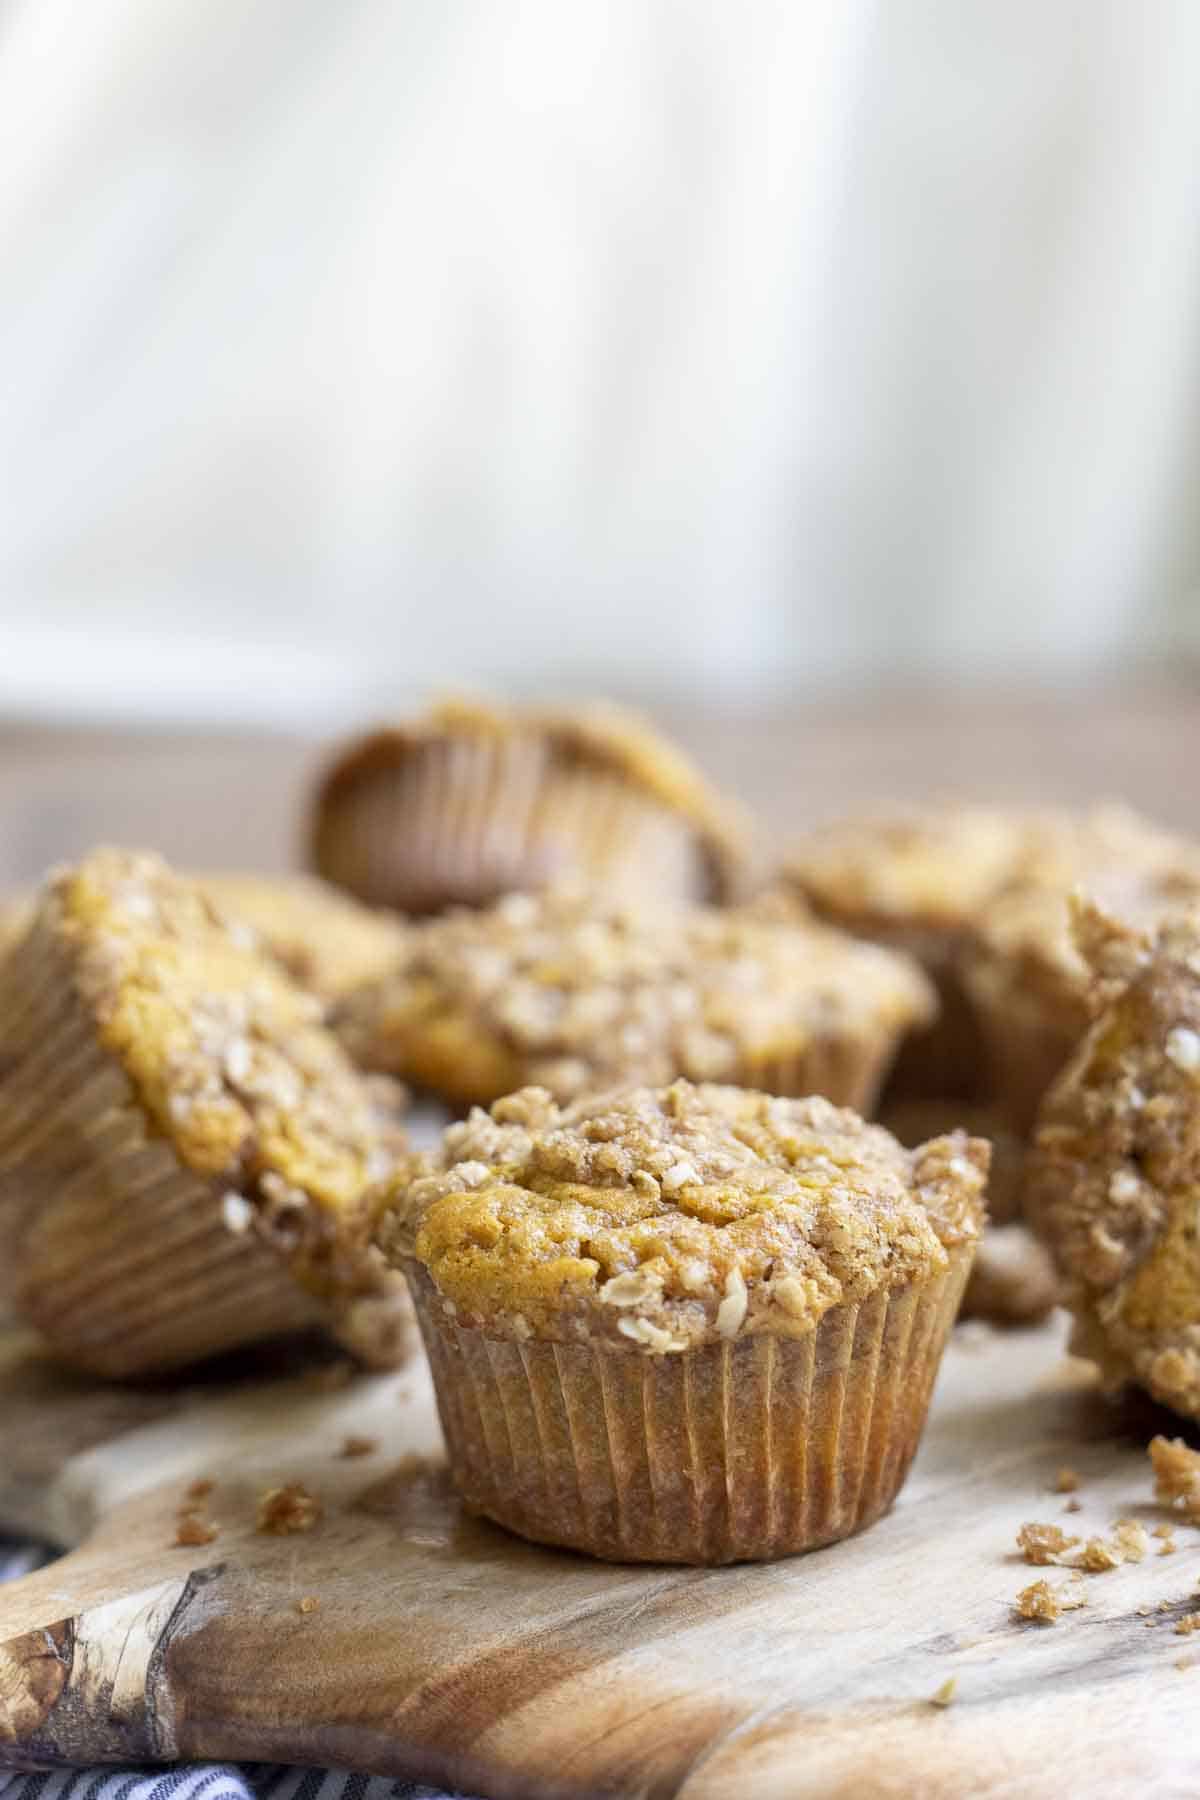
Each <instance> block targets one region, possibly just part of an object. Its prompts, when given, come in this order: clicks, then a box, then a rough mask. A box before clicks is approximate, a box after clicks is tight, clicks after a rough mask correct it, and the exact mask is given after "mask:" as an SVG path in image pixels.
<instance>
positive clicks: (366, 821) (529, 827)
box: [311, 730, 735, 914]
mask: <svg viewBox="0 0 1200 1800" xmlns="http://www.w3.org/2000/svg"><path fill="white" fill-rule="evenodd" d="M311 854H312V860H313V864H314V866H315V867H316V869H317V870H318V872H319V873H320V874H322V875H324V876H325V877H326V879H327V880H329V881H333V882H336V883H337V884H338V885H340V886H341V887H344V888H346V889H348V890H349V891H350V892H351V893H352V894H355V895H357V896H358V898H359V899H360V900H364V901H366V902H367V903H368V904H370V905H374V906H389V907H394V908H396V909H398V910H399V911H401V912H406V913H412V914H424V913H432V912H440V911H443V910H444V909H445V908H447V907H449V906H452V905H465V906H483V905H486V904H487V903H488V902H490V901H492V900H495V899H497V898H499V897H500V896H501V895H503V894H508V893H517V892H530V891H534V890H537V889H542V888H547V887H553V886H566V887H574V888H579V889H582V890H585V891H586V892H587V893H589V894H590V895H591V896H592V897H594V898H596V899H598V900H629V899H631V898H635V897H638V896H643V897H644V896H645V895H647V894H653V895H655V896H657V897H658V898H660V899H672V898H675V899H678V900H680V901H696V900H705V899H725V898H728V897H730V894H731V891H732V888H733V885H734V882H735V872H734V859H733V858H732V857H731V856H724V855H721V854H718V852H717V851H716V850H715V848H714V846H713V845H711V844H709V843H708V842H706V840H705V836H704V834H703V833H702V832H701V830H700V829H699V828H698V826H697V825H696V823H695V822H694V821H693V820H692V819H690V818H689V817H688V816H687V814H686V813H685V812H683V811H682V810H679V809H677V808H674V807H672V806H670V805H669V804H667V803H666V802H665V801H663V800H661V799H659V798H658V797H656V796H655V794H654V793H653V792H652V791H651V790H650V789H649V788H643V787H641V786H639V785H638V784H637V783H636V782H635V781H633V780H632V779H631V778H629V777H627V776H625V775H624V774H622V772H621V771H620V770H619V769H618V768H611V769H610V768H606V767H605V766H603V764H600V763H597V764H595V765H593V764H591V763H588V762H586V761H584V760H578V759H572V758H567V757H562V756H560V755H559V754H558V752H557V751H556V747H555V745H554V743H553V741H552V739H551V738H550V736H549V735H547V734H545V733H540V732H537V731H535V730H529V731H523V732H517V731H512V732H474V733H472V732H465V731H464V732H460V733H457V734H456V733H453V732H448V733H447V734H446V735H444V736H433V737H428V738H423V737H420V736H416V735H413V736H408V735H406V734H405V733H403V732H399V731H397V732H391V733H380V734H378V736H377V737H376V738H375V739H372V740H368V741H367V743H366V744H364V745H363V746H361V747H360V749H359V751H358V752H357V754H352V755H351V756H350V757H348V758H345V759H343V761H342V762H341V763H339V764H338V765H337V766H336V767H335V768H334V769H333V770H332V772H331V773H330V775H329V776H328V777H327V779H326V781H325V783H324V784H323V786H322V788H321V791H320V793H319V794H318V797H317V803H316V814H315V821H314V826H313V834H312V842H311Z"/></svg>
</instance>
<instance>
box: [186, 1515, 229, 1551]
mask: <svg viewBox="0 0 1200 1800" xmlns="http://www.w3.org/2000/svg"><path fill="white" fill-rule="evenodd" d="M219 1529H220V1527H219V1526H218V1525H216V1524H215V1523H214V1522H213V1520H212V1519H206V1518H204V1517H203V1516H202V1515H201V1514H200V1513H196V1512H185V1513H181V1514H180V1516H179V1519H178V1521H177V1523H176V1526H175V1542H176V1544H177V1545H184V1544H186V1545H188V1546H189V1547H191V1546H194V1545H199V1544H211V1543H212V1541H213V1539H214V1538H215V1537H216V1536H217V1533H218V1531H219Z"/></svg>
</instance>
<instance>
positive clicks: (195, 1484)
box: [187, 1476, 216, 1500]
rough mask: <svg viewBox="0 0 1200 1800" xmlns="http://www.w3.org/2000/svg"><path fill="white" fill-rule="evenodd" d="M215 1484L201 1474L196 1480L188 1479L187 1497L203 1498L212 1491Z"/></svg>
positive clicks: (193, 1498)
mask: <svg viewBox="0 0 1200 1800" xmlns="http://www.w3.org/2000/svg"><path fill="white" fill-rule="evenodd" d="M215 1486H216V1482H215V1481H210V1480H209V1479H208V1477H207V1476H202V1477H201V1478H200V1480H198V1481H190V1482H189V1483H188V1486H187V1498H188V1499H189V1500H204V1499H206V1498H207V1497H208V1495H209V1494H211V1493H212V1491H213V1488H214V1487H215Z"/></svg>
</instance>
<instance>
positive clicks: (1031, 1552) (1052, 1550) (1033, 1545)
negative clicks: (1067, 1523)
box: [1017, 1521, 1079, 1565]
mask: <svg viewBox="0 0 1200 1800" xmlns="http://www.w3.org/2000/svg"><path fill="white" fill-rule="evenodd" d="M1078 1542H1079V1539H1078V1538H1077V1537H1068V1536H1067V1535H1066V1533H1065V1532H1064V1531H1062V1530H1061V1529H1060V1528H1059V1527H1058V1526H1057V1525H1038V1524H1036V1523H1034V1522H1032V1521H1031V1522H1030V1523H1029V1524H1026V1525H1022V1527H1021V1529H1020V1531H1018V1533H1017V1548H1018V1550H1019V1551H1020V1552H1021V1554H1022V1556H1023V1557H1024V1558H1025V1561H1026V1562H1027V1563H1034V1564H1038V1565H1045V1564H1046V1563H1052V1562H1054V1561H1056V1560H1057V1558H1058V1557H1060V1556H1061V1555H1062V1553H1063V1551H1064V1550H1070V1549H1071V1547H1072V1546H1073V1545H1074V1544H1077V1543H1078Z"/></svg>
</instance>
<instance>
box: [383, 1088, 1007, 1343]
mask: <svg viewBox="0 0 1200 1800" xmlns="http://www.w3.org/2000/svg"><path fill="white" fill-rule="evenodd" d="M986 1170H987V1146H986V1145H985V1144H983V1143H981V1142H979V1141H977V1140H974V1139H969V1138H966V1137H963V1136H958V1137H947V1138H941V1139H937V1140H935V1141H934V1142H933V1143H930V1144H926V1145H924V1146H923V1147H922V1148H921V1149H919V1150H916V1151H906V1150H904V1149H902V1147H901V1146H900V1145H899V1144H897V1143H896V1141H895V1139H894V1138H892V1137H891V1136H890V1135H889V1134H888V1133H887V1132H885V1131H883V1130H882V1129H881V1128H880V1127H878V1126H870V1125H865V1124H864V1123H863V1122H862V1120H861V1119H859V1118H858V1117H857V1115H855V1114H854V1113H851V1112H848V1111H840V1110H839V1109H838V1108H836V1107H834V1106H831V1105H830V1104H829V1103H828V1102H827V1101H824V1100H818V1099H810V1100H775V1099H771V1098H769V1097H768V1096H767V1095H764V1094H757V1093H753V1092H748V1091H746V1090H743V1089H740V1088H723V1087H714V1086H699V1087H694V1086H693V1085H692V1084H691V1083H690V1082H686V1081H678V1082H675V1083H674V1084H673V1085H672V1086H670V1087H668V1088H664V1089H660V1090H653V1089H648V1088H633V1089H628V1090H623V1091H620V1092H617V1093H614V1094H610V1095H607V1096H599V1097H598V1098H596V1099H594V1100H582V1101H579V1102H577V1103H576V1104H575V1105H573V1106H571V1107H568V1108H565V1109H563V1108H559V1107H558V1106H557V1105H556V1104H555V1103H554V1101H553V1100H552V1099H551V1098H550V1096H549V1094H547V1093H546V1092H545V1091H544V1090H541V1089H537V1088H526V1089H524V1090H523V1091H521V1092H520V1093H517V1094H513V1095H510V1096H508V1097H507V1098H506V1099H504V1100H501V1101H498V1102H497V1103H496V1105H495V1106H493V1108H492V1110H491V1112H490V1113H484V1112H482V1111H479V1110H476V1111H475V1112H473V1113H472V1115H471V1117H470V1118H469V1119H467V1120H466V1121H465V1122H464V1123H462V1124H459V1125H452V1126H450V1127H449V1129H448V1130H447V1132H446V1133H445V1137H444V1140H443V1144H442V1147H441V1149H440V1150H438V1151H435V1152H429V1153H425V1154H423V1155H417V1156H414V1157H412V1158H411V1159H410V1161H409V1163H408V1164H407V1166H406V1169H405V1171H404V1173H403V1174H402V1176H401V1177H400V1178H399V1179H398V1180H397V1181H396V1182H395V1183H394V1184H393V1185H392V1187H391V1190H390V1192H389V1194H388V1195H386V1196H385V1197H384V1200H383V1202H382V1205H383V1207H384V1209H385V1211H384V1216H383V1219H382V1224H381V1228H380V1241H381V1243H382V1245H383V1247H384V1250H385V1252H386V1253H387V1254H388V1255H389V1256H391V1257H393V1258H396V1259H404V1258H415V1259H416V1261H417V1262H418V1263H420V1264H423V1265H424V1267H425V1268H426V1269H427V1270H428V1273H429V1275H430V1277H431V1278H432V1280H433V1282H434V1285H435V1287H436V1288H437V1290H438V1292H439V1293H440V1295H441V1297H442V1304H443V1305H444V1306H445V1307H446V1308H447V1309H449V1310H451V1311H453V1312H454V1314H455V1315H456V1316H457V1318H458V1320H459V1322H460V1323H462V1324H470V1325H481V1324H485V1323H486V1326H487V1329H489V1330H491V1331H494V1332H497V1333H499V1334H500V1335H503V1336H508V1337H515V1338H517V1339H522V1338H527V1337H529V1336H531V1335H534V1334H536V1335H538V1336H545V1337H549V1338H554V1337H565V1338H567V1339H582V1340H586V1339H589V1338H602V1339H604V1340H606V1341H607V1342H608V1343H610V1344H615V1345H617V1346H618V1347H621V1346H625V1347H630V1346H632V1347H634V1348H638V1349H644V1350H650V1351H654V1352H659V1353H669V1352H673V1351H678V1350H682V1349H685V1348H688V1347H691V1346H693V1345H695V1344H699V1343H703V1342H719V1341H720V1340H721V1339H724V1338H731V1337H734V1336H737V1335H739V1334H741V1333H746V1334H750V1333H754V1332H760V1331H770V1332H775V1333H777V1334H781V1335H786V1336H802V1335H804V1334H805V1333H807V1332H808V1331H810V1330H811V1329H812V1328H813V1326H814V1325H815V1324H816V1322H817V1321H818V1320H819V1319H820V1318H821V1317H822V1315H823V1314H824V1313H825V1312H826V1311H828V1309H829V1308H830V1307H831V1306H835V1305H838V1304H839V1303H841V1302H843V1301H847V1300H852V1299H853V1300H858V1299H861V1298H863V1297H865V1296H866V1295H867V1294H870V1293H872V1292H875V1291H877V1290H878V1289H880V1288H888V1287H893V1286H899V1285H902V1284H904V1283H906V1282H909V1281H916V1280H920V1279H923V1278H925V1277H927V1276H929V1275H931V1274H934V1273H940V1272H942V1271H943V1270H944V1269H945V1268H947V1267H948V1259H947V1246H948V1245H952V1244H962V1243H967V1242H970V1241H971V1240H972V1239H974V1238H975V1236H976V1235H977V1233H978V1231H979V1228H980V1224H981V1219H982V1195H983V1188H984V1183H985V1180H986ZM389 1207H390V1210H387V1209H388V1208H389Z"/></svg>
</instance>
